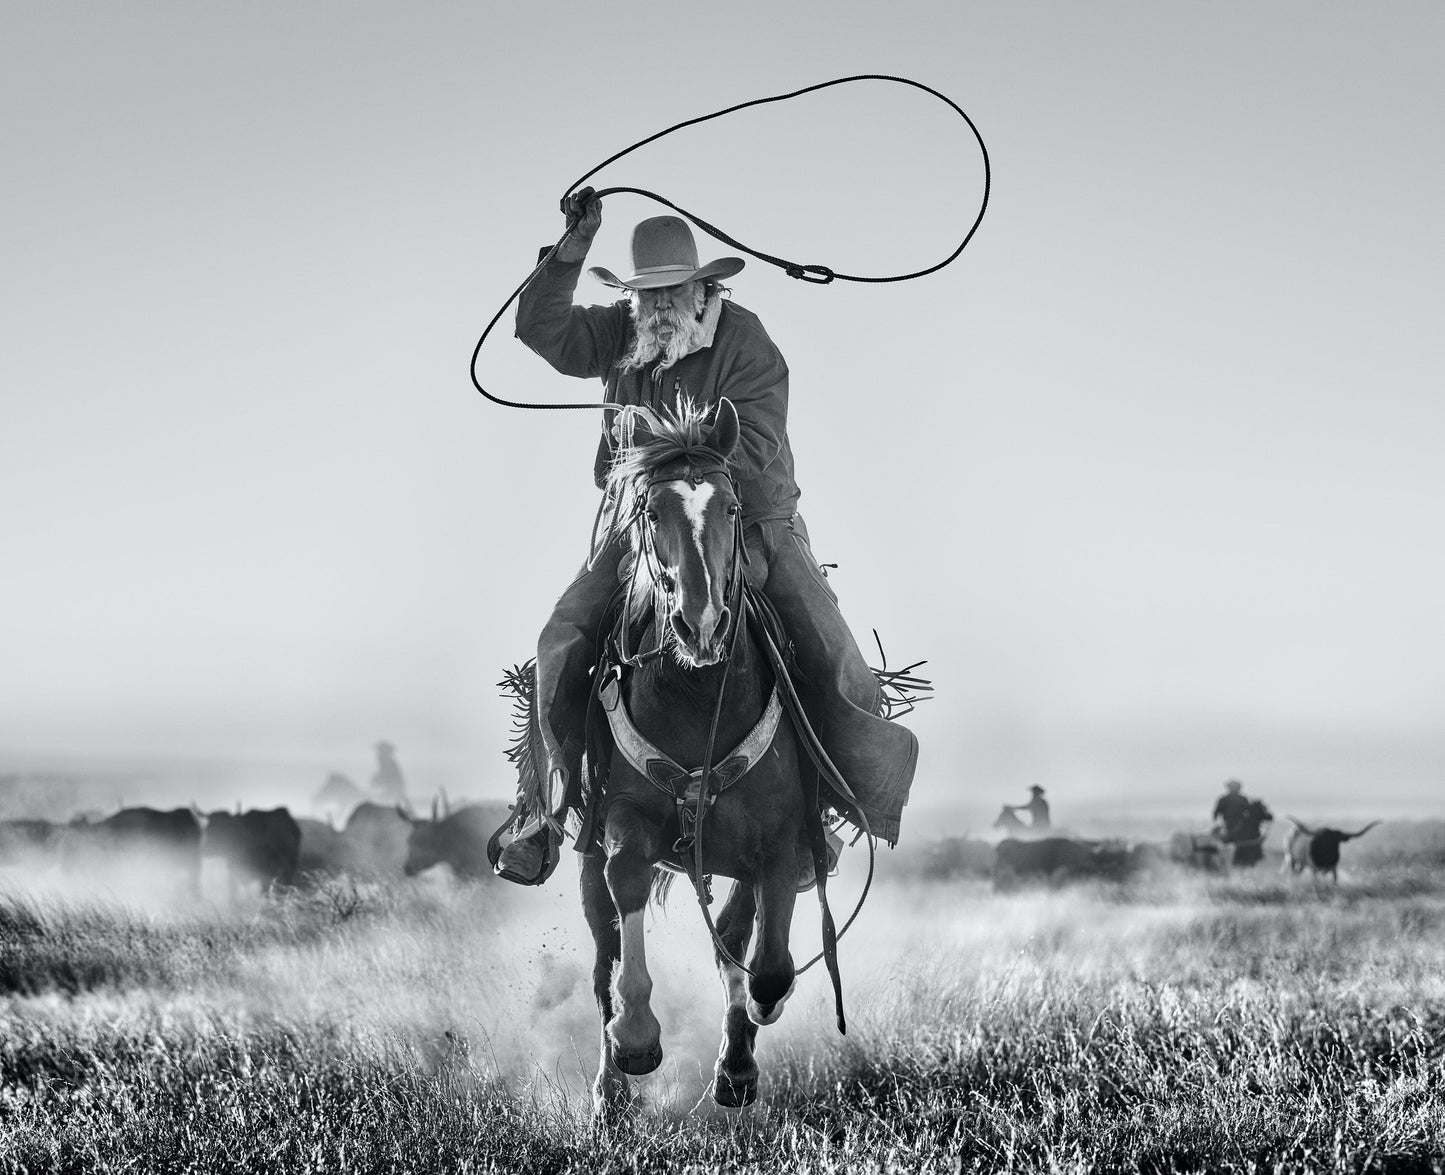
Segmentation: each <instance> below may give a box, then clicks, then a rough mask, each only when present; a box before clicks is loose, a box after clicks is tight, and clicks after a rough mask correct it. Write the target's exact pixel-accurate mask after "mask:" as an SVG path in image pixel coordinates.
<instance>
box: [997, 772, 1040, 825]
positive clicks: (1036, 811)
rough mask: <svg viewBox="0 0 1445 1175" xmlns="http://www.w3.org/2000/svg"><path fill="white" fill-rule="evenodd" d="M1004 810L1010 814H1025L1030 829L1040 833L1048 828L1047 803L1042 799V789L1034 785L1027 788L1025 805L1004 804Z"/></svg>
mask: <svg viewBox="0 0 1445 1175" xmlns="http://www.w3.org/2000/svg"><path fill="white" fill-rule="evenodd" d="M1004 808H1005V809H1007V810H1008V811H1010V812H1027V813H1028V814H1029V827H1030V828H1037V829H1039V830H1041V831H1042V830H1043V829H1045V828H1047V827H1048V826H1049V802H1048V800H1046V799H1044V789H1043V788H1041V787H1040V786H1039V785H1038V784H1036V783H1035V784H1032V785H1031V786H1030V787H1029V802H1028V803H1027V804H1005V805H1004Z"/></svg>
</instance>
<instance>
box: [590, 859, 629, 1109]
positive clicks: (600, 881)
mask: <svg viewBox="0 0 1445 1175" xmlns="http://www.w3.org/2000/svg"><path fill="white" fill-rule="evenodd" d="M602 866H603V860H602V857H601V855H600V854H593V855H592V856H588V857H584V858H583V859H582V876H581V889H582V912H583V913H584V914H585V915H586V917H587V926H588V929H590V930H591V931H592V941H593V943H594V944H595V946H596V948H597V955H596V959H595V961H594V962H593V964H592V994H593V996H594V997H595V998H596V1000H597V1011H598V1012H599V1013H600V1014H601V1017H602V1043H601V1053H602V1055H601V1057H599V1058H598V1061H597V1079H596V1080H595V1081H594V1082H593V1083H592V1117H593V1121H594V1122H597V1123H598V1124H600V1125H606V1124H608V1123H610V1122H612V1121H613V1120H614V1119H615V1118H616V1117H617V1116H618V1114H620V1113H621V1112H623V1111H625V1110H626V1109H627V1108H628V1106H629V1105H630V1104H631V1101H632V1093H631V1090H630V1088H629V1087H628V1083H627V1077H626V1075H625V1074H624V1073H623V1072H622V1071H621V1070H620V1069H618V1068H617V1066H616V1065H614V1064H613V1063H612V1049H611V1046H610V1044H609V1042H608V1040H607V1022H608V1021H609V1020H611V1019H612V969H613V967H614V966H616V964H617V961H618V959H619V958H620V957H621V953H622V945H621V938H620V936H619V935H618V932H617V908H616V907H615V906H614V905H613V904H612V895H611V894H610V893H609V892H608V890H607V879H606V878H605V877H604V876H603V871H602Z"/></svg>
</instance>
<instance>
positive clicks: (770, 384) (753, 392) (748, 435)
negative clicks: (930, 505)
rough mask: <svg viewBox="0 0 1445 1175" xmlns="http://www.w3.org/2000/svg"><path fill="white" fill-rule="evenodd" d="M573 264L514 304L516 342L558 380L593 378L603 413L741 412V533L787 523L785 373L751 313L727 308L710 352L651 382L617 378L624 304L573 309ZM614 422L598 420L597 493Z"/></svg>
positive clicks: (792, 503)
mask: <svg viewBox="0 0 1445 1175" xmlns="http://www.w3.org/2000/svg"><path fill="white" fill-rule="evenodd" d="M581 272H582V262H580V261H559V260H557V259H556V258H553V259H552V260H551V261H549V262H548V263H547V264H546V265H545V266H543V267H542V270H541V272H540V273H538V274H537V276H536V277H535V278H533V279H532V281H531V282H530V283H529V284H528V286H527V288H526V289H525V290H524V291H523V292H522V295H521V297H520V298H519V299H518V301H517V337H518V338H519V339H521V340H522V342H524V343H525V344H526V345H527V346H528V347H530V348H531V349H532V350H533V351H535V352H537V354H538V355H540V356H542V358H543V359H545V360H546V361H547V362H548V363H550V364H551V365H552V366H553V367H554V368H556V369H557V370H558V371H559V372H561V373H562V374H563V375H575V376H579V377H582V378H588V377H596V378H598V379H600V380H602V382H603V384H604V385H605V386H606V389H607V393H606V400H607V402H608V403H609V404H636V405H644V406H646V407H649V408H653V409H658V408H663V407H666V408H674V407H676V404H677V401H678V399H679V398H680V397H681V396H683V395H686V396H690V397H691V398H692V399H693V400H694V401H695V402H698V403H707V404H712V403H715V402H716V401H717V400H718V398H719V397H722V396H726V397H727V398H728V399H729V400H731V401H732V402H733V405H734V407H736V408H737V410H738V421H739V423H740V425H741V426H742V429H741V439H740V442H739V444H738V449H737V451H736V452H735V453H734V454H733V467H734V473H735V476H736V478H737V489H738V499H739V500H740V501H741V503H742V507H743V521H744V523H746V524H751V523H754V522H761V521H764V520H766V519H774V518H791V517H792V516H793V514H794V513H795V511H796V510H797V504H798V496H799V491H798V485H797V482H796V481H795V480H794V476H793V451H792V448H791V446H790V445H789V444H788V365H787V363H786V362H784V360H783V356H782V354H781V353H780V352H779V351H778V348H777V347H776V346H774V345H773V341H772V339H770V338H768V333H767V331H765V330H764V329H763V324H762V323H761V322H759V321H758V318H757V316H756V315H755V314H753V313H752V312H751V311H749V310H745V309H743V308H742V307H741V306H739V305H738V304H737V303H736V302H732V301H730V300H726V299H725V300H724V301H723V304H722V312H721V315H720V317H719V318H718V322H717V329H716V331H715V332H714V334H713V339H712V343H711V344H710V345H708V346H704V347H702V348H701V349H699V350H697V351H694V352H693V353H692V354H691V355H688V356H686V357H685V358H683V359H680V360H679V361H678V362H677V363H675V364H673V366H671V367H669V368H667V369H666V370H665V371H662V372H661V373H660V377H659V378H656V379H655V378H654V373H655V367H656V364H655V363H653V364H649V365H648V366H646V367H644V368H643V369H642V370H641V371H629V372H623V371H619V370H618V368H617V362H618V360H619V359H620V358H621V357H622V356H623V355H625V354H626V353H627V350H628V348H629V347H630V346H631V343H632V319H631V305H630V302H629V301H628V300H627V299H623V300H622V301H619V302H614V303H613V304H612V305H610V306H577V305H574V304H573V294H574V293H575V291H576V289H577V280H578V277H579V275H580V274H581ZM610 424H611V416H610V414H609V415H608V416H607V417H606V418H605V419H604V422H603V429H602V439H601V440H600V442H599V443H598V446H597V460H596V462H595V463H594V465H593V478H594V480H595V481H596V483H597V485H598V486H599V487H600V486H601V485H602V483H603V481H604V480H605V478H606V475H607V468H608V465H609V463H610V462H611V459H612V446H613V442H612V438H611V434H610Z"/></svg>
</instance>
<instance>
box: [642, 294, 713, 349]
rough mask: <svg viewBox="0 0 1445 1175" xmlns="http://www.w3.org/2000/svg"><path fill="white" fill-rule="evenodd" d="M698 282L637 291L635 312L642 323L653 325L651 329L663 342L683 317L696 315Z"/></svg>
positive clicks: (675, 330) (675, 329) (669, 336)
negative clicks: (636, 311)
mask: <svg viewBox="0 0 1445 1175" xmlns="http://www.w3.org/2000/svg"><path fill="white" fill-rule="evenodd" d="M699 284H700V283H698V282H684V283H683V284H682V285H680V286H663V287H662V288H661V289H658V290H638V291H637V310H638V314H639V316H640V317H641V319H642V320H643V321H644V322H649V323H652V324H654V325H653V329H654V330H655V331H656V333H657V335H658V337H659V338H661V339H662V340H663V341H664V342H665V341H666V340H668V339H670V338H671V337H672V336H673V335H674V334H675V333H676V332H677V327H678V324H679V323H680V322H681V321H682V320H683V318H684V316H689V315H696V314H697V295H698V286H699Z"/></svg>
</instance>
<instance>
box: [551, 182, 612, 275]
mask: <svg viewBox="0 0 1445 1175" xmlns="http://www.w3.org/2000/svg"><path fill="white" fill-rule="evenodd" d="M562 215H563V216H565V217H566V218H567V239H566V240H564V241H563V242H562V246H561V248H559V249H558V250H557V256H558V257H559V258H560V259H561V260H563V261H581V260H583V259H584V258H585V257H586V256H587V250H588V249H590V248H591V247H592V238H593V237H595V236H596V235H597V230H598V229H599V228H601V227H602V201H601V200H599V199H598V198H597V194H596V189H594V188H579V189H578V190H577V191H576V192H574V193H573V194H572V195H570V196H566V197H564V198H563V200H562Z"/></svg>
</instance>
